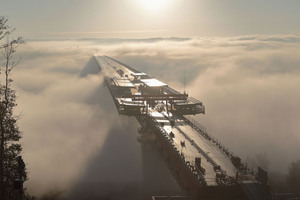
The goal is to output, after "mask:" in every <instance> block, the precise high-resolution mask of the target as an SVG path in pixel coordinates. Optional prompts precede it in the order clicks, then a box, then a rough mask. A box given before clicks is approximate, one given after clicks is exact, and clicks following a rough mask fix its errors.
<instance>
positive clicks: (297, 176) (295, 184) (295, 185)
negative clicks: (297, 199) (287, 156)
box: [287, 160, 300, 192]
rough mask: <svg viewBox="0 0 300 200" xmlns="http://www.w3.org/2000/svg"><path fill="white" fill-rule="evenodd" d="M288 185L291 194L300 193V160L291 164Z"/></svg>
mask: <svg viewBox="0 0 300 200" xmlns="http://www.w3.org/2000/svg"><path fill="white" fill-rule="evenodd" d="M287 184H288V189H289V191H290V192H300V160H297V161H295V162H292V163H291V164H290V166H289V171H288V175H287Z"/></svg>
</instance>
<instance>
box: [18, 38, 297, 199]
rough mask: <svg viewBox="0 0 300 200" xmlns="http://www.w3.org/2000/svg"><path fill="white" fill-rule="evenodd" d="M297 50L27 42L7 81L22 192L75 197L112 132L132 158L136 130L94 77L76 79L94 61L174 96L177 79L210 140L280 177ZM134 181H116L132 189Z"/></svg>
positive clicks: (270, 42) (180, 42)
mask: <svg viewBox="0 0 300 200" xmlns="http://www.w3.org/2000/svg"><path fill="white" fill-rule="evenodd" d="M299 47H300V37H299V36H293V35H288V36H243V37H234V38H192V39H188V38H187V39H178V38H171V39H168V40H166V39H162V38H155V39H148V40H125V39H117V40H115V39H110V40H99V39H98V40H97V39H89V40H77V41H69V40H61V41H29V42H28V43H27V45H25V46H23V47H21V48H19V50H18V53H19V54H20V55H21V56H22V62H21V63H20V64H19V65H18V68H16V70H15V71H14V74H13V75H14V77H13V78H14V80H15V82H14V87H15V88H16V90H17V95H18V99H17V102H18V107H17V109H16V113H20V114H21V119H20V120H19V125H20V128H21V130H23V132H24V135H23V140H22V143H23V148H24V150H23V154H24V159H25V161H26V162H27V168H28V171H29V177H30V181H28V183H27V187H28V188H29V190H31V191H34V193H35V194H42V193H44V192H46V191H49V190H52V189H60V190H66V191H67V190H69V189H70V188H72V187H75V186H74V183H75V182H76V180H78V178H79V177H81V175H84V174H88V173H87V170H88V169H89V166H91V165H89V163H91V162H92V161H91V160H93V159H94V158H95V156H97V155H102V158H106V159H107V158H108V157H109V156H107V155H109V154H106V153H105V151H104V150H103V148H104V147H105V141H106V139H107V138H109V137H108V134H110V135H111V134H112V132H113V133H116V132H119V130H126V131H125V132H124V133H123V134H121V135H119V134H120V133H119V134H115V135H116V136H118V137H121V138H123V139H124V138H128V137H129V138H131V139H130V140H129V141H128V142H127V143H126V142H125V143H124V146H121V147H120V148H121V149H122V148H124V147H125V146H126V145H132V146H133V148H132V149H131V150H129V151H128V152H126V153H125V155H129V154H130V155H131V153H133V152H140V151H141V150H140V149H139V148H140V147H139V145H138V144H137V142H136V140H135V139H134V138H135V135H136V133H135V130H136V129H135V128H129V127H131V124H132V123H133V124H134V126H137V124H136V123H135V122H133V121H134V120H133V121H132V118H129V119H128V118H126V117H121V118H120V117H119V115H118V114H117V111H116V109H115V108H114V105H113V102H112V101H111V99H110V95H109V93H108V92H107V91H106V89H105V88H104V87H103V85H102V77H101V75H100V74H97V73H96V72H97V70H95V71H94V70H92V72H93V73H92V74H89V75H87V73H86V72H88V71H89V70H87V71H84V72H83V71H82V70H83V69H85V70H86V69H95V68H97V66H95V65H94V64H93V62H91V61H89V60H90V58H91V56H92V55H93V54H97V55H108V56H110V57H113V58H115V59H118V60H120V61H121V62H124V63H126V64H128V65H130V66H132V67H134V68H136V69H138V70H141V71H144V72H146V73H148V74H149V75H152V76H155V77H156V78H159V79H161V80H162V81H164V82H166V83H168V84H169V85H170V86H173V87H174V88H176V89H178V90H180V91H183V89H184V79H185V88H186V90H187V91H188V92H189V94H190V95H191V96H194V97H196V98H198V99H200V100H202V101H203V102H204V104H205V106H206V111H207V112H206V115H204V116H197V119H198V120H199V121H200V122H201V123H203V124H204V125H205V126H206V128H207V129H208V131H209V133H210V134H211V135H214V136H215V137H216V138H218V139H219V140H220V141H221V142H223V143H224V144H225V145H226V146H228V147H229V148H230V149H231V150H232V151H234V152H235V153H236V154H238V155H240V156H241V157H242V158H243V159H246V158H247V157H255V155H257V154H266V155H267V157H268V159H269V160H270V166H269V169H270V170H277V171H282V172H285V171H286V170H287V166H288V164H289V163H290V162H291V161H292V160H296V159H299V154H298V152H299V150H300V149H299V145H298V144H299V142H300V136H299V130H300V127H299V123H298V122H299V121H300V110H299V108H300V103H299V102H300V93H299V91H298V90H299V86H300V52H299ZM86 65H89V66H86ZM80 75H82V76H81V77H80ZM83 75H86V76H83ZM112 122H114V123H112ZM113 127H114V128H113ZM128 134H129V135H128ZM108 141H109V140H108ZM117 143H118V142H117V140H116V141H115V140H113V141H112V142H111V144H117ZM121 144H122V143H121ZM116 148H117V147H116ZM104 149H105V148H104ZM102 150H103V152H102ZM106 151H107V150H106ZM101 152H102V154H101ZM112 155H115V154H112ZM116 155H117V154H116ZM133 155H134V159H133V160H132V162H133V163H134V164H133V168H130V167H129V168H127V169H128V170H129V171H136V170H133V169H138V168H139V167H141V164H140V162H141V154H139V153H133ZM113 162H115V161H113ZM92 166H93V165H92ZM96 166H97V165H96ZM90 169H92V168H90ZM103 170H104V169H103ZM92 171H95V170H92ZM104 171H105V170H104ZM136 173H137V174H142V172H141V171H137V172H136ZM129 174H130V173H129ZM141 179H142V178H134V179H131V180H128V178H126V176H125V177H124V180H126V181H127V182H128V181H129V182H133V185H135V184H137V183H139V182H140V181H141ZM104 180H106V179H104ZM107 181H108V180H107ZM126 181H125V182H126Z"/></svg>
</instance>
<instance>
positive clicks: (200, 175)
mask: <svg viewBox="0 0 300 200" xmlns="http://www.w3.org/2000/svg"><path fill="white" fill-rule="evenodd" d="M95 59H96V61H97V63H98V64H99V67H100V68H101V71H102V73H103V74H104V83H105V85H106V86H107V87H108V89H109V92H110V94H111V96H112V99H113V101H114V103H115V105H116V108H117V110H118V112H119V113H120V114H122V115H128V116H134V117H135V118H136V119H137V121H138V122H139V124H140V125H141V127H139V128H138V134H137V140H138V141H139V142H140V143H141V145H143V144H146V143H147V144H152V145H153V146H154V147H155V148H157V149H158V150H159V151H160V153H161V155H162V157H163V158H164V160H165V161H166V163H168V164H167V165H168V168H169V170H170V171H171V172H172V174H173V176H174V178H175V180H176V181H177V183H178V184H179V185H180V187H181V189H182V190H183V191H184V193H185V194H186V195H187V196H191V198H194V199H251V200H252V199H259V200H260V199H269V195H268V189H267V188H268V187H267V172H265V171H264V170H263V169H261V168H258V169H257V170H256V171H251V170H249V169H248V168H247V165H245V164H244V163H243V162H242V161H241V159H240V158H239V157H238V156H236V155H234V154H233V153H231V152H230V151H229V149H228V148H227V147H225V146H224V145H222V144H221V143H220V142H219V141H217V140H216V139H215V138H214V137H212V136H211V135H210V134H208V133H207V131H206V129H205V128H204V127H203V126H202V125H200V123H198V122H195V121H194V120H193V119H192V118H191V117H190V116H189V115H196V114H205V106H204V105H203V103H202V102H201V101H199V100H197V99H195V98H193V97H190V96H189V95H188V94H187V93H185V92H184V93H180V92H178V91H177V90H175V89H173V88H171V87H170V86H169V85H168V84H166V83H164V82H161V81H160V80H157V79H155V78H153V77H150V76H149V75H147V74H146V73H144V72H140V71H138V70H136V69H134V68H132V67H130V66H128V65H126V64H123V63H121V62H119V61H117V60H115V59H113V58H110V57H107V56H95Z"/></svg>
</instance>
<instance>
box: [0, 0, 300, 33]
mask: <svg viewBox="0 0 300 200" xmlns="http://www.w3.org/2000/svg"><path fill="white" fill-rule="evenodd" d="M299 8H300V1H298V0H284V1H283V0H251V1H249V0H226V1H220V0H88V1H84V0H51V1H49V0H47V1H46V0H26V1H24V0H0V15H5V16H8V17H9V19H10V24H11V25H13V26H14V27H17V30H18V32H21V33H22V35H23V36H25V37H26V38H80V37H131V38H132V37H158V36H160V37H161V36H164V37H168V36H181V37H191V36H197V37H198V36H233V35H249V34H299V33H300V26H299V19H300V12H298V11H299Z"/></svg>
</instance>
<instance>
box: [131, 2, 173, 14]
mask: <svg viewBox="0 0 300 200" xmlns="http://www.w3.org/2000/svg"><path fill="white" fill-rule="evenodd" d="M137 1H138V2H139V3H140V4H141V6H142V7H144V8H145V9H147V10H149V11H151V12H156V11H159V10H162V9H164V8H166V7H167V6H168V5H169V4H170V2H171V1H172V0H137Z"/></svg>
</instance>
